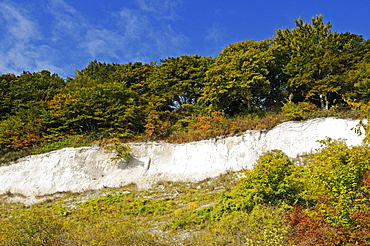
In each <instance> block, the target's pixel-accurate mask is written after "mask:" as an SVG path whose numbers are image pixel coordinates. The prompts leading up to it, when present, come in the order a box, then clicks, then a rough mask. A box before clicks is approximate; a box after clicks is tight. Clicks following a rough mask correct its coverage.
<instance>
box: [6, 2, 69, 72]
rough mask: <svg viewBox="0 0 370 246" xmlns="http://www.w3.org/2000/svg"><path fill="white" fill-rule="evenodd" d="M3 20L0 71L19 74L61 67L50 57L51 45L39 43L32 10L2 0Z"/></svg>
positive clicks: (39, 34) (40, 36)
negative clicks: (30, 11)
mask: <svg viewBox="0 0 370 246" xmlns="http://www.w3.org/2000/svg"><path fill="white" fill-rule="evenodd" d="M0 23H1V27H0V32H1V33H2V35H1V42H0V43H1V45H0V59H1V65H0V73H16V74H19V73H21V72H22V71H26V70H30V71H38V70H42V69H50V70H53V71H54V72H61V71H62V70H61V69H60V68H58V67H57V66H55V65H53V64H52V61H51V60H50V59H49V55H50V54H51V53H52V52H51V50H50V47H49V46H47V45H44V44H41V45H40V44H36V43H37V42H38V41H39V40H40V39H42V35H41V31H40V28H39V26H38V25H37V23H36V22H34V21H32V15H31V13H29V12H27V11H25V10H24V8H23V9H22V8H19V6H16V5H15V4H13V3H12V2H8V1H0Z"/></svg>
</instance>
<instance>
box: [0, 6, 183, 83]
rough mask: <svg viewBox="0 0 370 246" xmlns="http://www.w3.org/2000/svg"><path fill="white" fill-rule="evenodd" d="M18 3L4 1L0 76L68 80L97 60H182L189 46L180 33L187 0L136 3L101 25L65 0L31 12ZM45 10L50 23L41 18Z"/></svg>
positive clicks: (0, 9) (0, 19) (0, 23)
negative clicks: (51, 75) (46, 75)
mask: <svg viewBox="0 0 370 246" xmlns="http://www.w3.org/2000/svg"><path fill="white" fill-rule="evenodd" d="M12 1H15V0H3V1H2V0H0V59H1V60H2V63H1V64H0V73H20V72H22V71H23V70H29V71H39V70H42V69H47V70H50V71H52V72H56V73H58V74H60V75H61V76H62V77H66V76H71V75H72V73H73V71H72V70H74V69H75V68H76V67H79V68H83V67H84V66H86V65H87V63H88V62H89V61H92V60H95V59H96V60H98V61H104V62H115V63H126V62H135V61H141V62H149V61H156V60H159V59H160V58H166V57H167V56H177V55H181V54H179V52H180V51H181V50H182V49H183V47H185V46H187V45H188V44H189V39H188V38H187V37H186V36H185V35H183V34H182V33H180V32H178V31H176V29H175V24H176V20H178V19H179V16H178V15H177V14H176V13H177V10H178V8H179V6H180V5H181V1H182V0H150V1H149V0H136V4H137V5H136V7H131V8H128V7H122V8H121V9H119V10H117V11H115V12H110V13H105V14H106V15H105V16H104V15H103V16H101V17H100V18H105V19H100V20H99V21H98V20H94V19H91V18H90V19H89V18H88V16H85V15H84V14H83V13H82V12H79V11H78V10H77V9H76V8H75V7H74V6H73V5H72V3H73V2H71V3H67V1H65V0H45V1H44V3H45V4H44V5H40V6H37V7H36V6H34V7H32V5H29V6H31V8H28V7H29V6H27V8H26V7H25V6H24V5H19V4H17V5H16V4H15V3H14V2H12ZM26 9H27V11H26ZM40 11H41V12H42V14H44V15H45V16H46V17H44V18H47V19H46V23H45V19H43V21H41V20H40V18H35V17H36V16H39V15H40ZM50 17H51V18H50ZM106 23H109V24H106Z"/></svg>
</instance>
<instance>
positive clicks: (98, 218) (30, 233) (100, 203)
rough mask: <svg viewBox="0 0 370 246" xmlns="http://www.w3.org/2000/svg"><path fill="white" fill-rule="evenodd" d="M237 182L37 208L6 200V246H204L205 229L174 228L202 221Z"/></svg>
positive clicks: (223, 178) (63, 200)
mask: <svg viewBox="0 0 370 246" xmlns="http://www.w3.org/2000/svg"><path fill="white" fill-rule="evenodd" d="M237 177H238V173H232V172H230V173H227V174H224V175H220V176H218V177H216V178H213V179H210V178H209V179H206V180H203V181H201V182H198V183H182V182H159V183H157V184H156V185H155V186H154V187H152V188H151V189H148V190H140V189H137V188H136V186H135V185H128V186H125V187H121V188H107V189H103V190H100V191H89V192H85V193H66V194H64V195H63V196H61V197H56V198H54V199H46V200H45V201H44V202H41V203H37V204H34V205H32V206H24V205H22V204H17V203H6V202H4V199H2V200H3V201H2V202H0V212H1V215H0V228H1V229H0V245H201V244H200V243H201V241H199V244H198V242H197V241H198V240H200V237H201V236H202V235H201V234H202V233H200V231H199V226H200V225H195V224H194V226H191V227H188V228H186V229H185V228H181V229H179V228H180V227H179V228H175V227H173V226H171V225H172V224H174V223H176V221H179V219H180V218H181V219H183V218H184V216H185V217H187V216H188V215H190V217H191V216H192V218H189V220H192V219H196V218H195V217H197V216H196V214H193V215H191V214H192V212H194V211H197V210H200V209H203V208H207V207H209V206H212V205H213V204H214V203H215V201H217V200H218V198H219V197H220V195H221V193H222V192H224V191H227V190H230V189H231V188H232V187H233V186H234V185H236V184H237V183H238V178H237ZM4 196H7V195H6V194H5V195H4ZM173 221H175V222H173Z"/></svg>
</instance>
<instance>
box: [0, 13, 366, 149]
mask: <svg viewBox="0 0 370 246" xmlns="http://www.w3.org/2000/svg"><path fill="white" fill-rule="evenodd" d="M295 25H296V26H295V27H294V28H292V29H288V28H285V29H277V30H276V35H275V36H273V37H272V38H270V39H266V40H261V41H254V40H245V41H241V42H237V43H233V44H229V45H227V46H226V47H224V48H223V49H222V50H221V52H220V53H219V54H218V56H216V57H202V56H199V55H181V56H178V57H168V58H166V59H162V60H160V61H159V62H150V63H148V64H143V63H139V62H135V63H127V64H114V63H113V64H109V63H108V64H107V63H102V62H98V61H92V62H90V63H89V64H88V66H87V67H86V68H84V69H82V70H80V71H79V70H77V71H76V73H75V76H74V77H72V78H66V79H63V78H60V77H59V76H58V75H57V74H51V73H50V72H49V71H46V70H43V71H40V72H35V73H30V72H23V73H22V74H21V75H14V74H3V75H1V76H0V95H1V98H0V107H1V111H0V129H1V131H0V147H1V149H2V151H3V152H4V151H5V152H6V151H8V150H14V149H19V148H20V149H24V148H30V147H34V146H37V145H38V144H40V143H43V142H48V141H55V140H58V139H61V138H63V137H66V136H72V135H82V136H89V135H90V136H92V135H94V136H95V137H119V138H121V139H129V138H131V139H132V138H136V137H138V136H141V135H143V134H144V135H145V134H147V135H148V137H149V139H150V138H158V137H168V136H169V135H171V132H174V131H179V130H181V131H191V129H193V130H194V129H195V127H196V126H199V125H201V126H202V127H201V128H199V127H198V130H200V129H208V127H209V125H212V124H214V123H215V122H218V123H220V122H224V119H226V118H227V117H237V116H239V115H249V114H250V115H255V114H263V113H266V112H268V111H281V110H283V111H287V110H288V109H287V108H289V110H290V111H292V110H293V111H292V112H290V111H289V110H288V111H289V112H290V114H291V115H293V116H294V117H293V116H292V117H293V119H295V118H296V119H298V118H300V115H301V113H300V112H302V110H303V111H304V110H305V109H308V108H310V109H312V108H315V107H316V108H318V109H322V110H329V109H330V108H332V107H334V108H338V107H339V108H340V107H342V108H346V107H349V106H353V105H354V103H358V102H363V103H367V102H368V101H369V88H370V85H369V74H370V72H369V71H370V65H369V64H370V62H369V57H370V56H369V54H370V52H369V47H370V45H369V44H370V41H369V40H365V39H364V38H363V37H362V36H360V35H357V34H351V33H348V32H346V33H337V32H334V31H332V25H331V24H330V22H327V23H324V21H323V16H322V15H317V16H315V17H312V20H311V23H307V22H304V21H303V20H302V19H297V20H295ZM298 111H299V112H298ZM297 112H298V114H297ZM297 115H298V116H297ZM220 116H222V117H220ZM206 119H207V120H206ZM205 122H207V123H205ZM212 122H213V123H212ZM231 127H233V126H231Z"/></svg>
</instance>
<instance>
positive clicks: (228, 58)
mask: <svg viewBox="0 0 370 246" xmlns="http://www.w3.org/2000/svg"><path fill="white" fill-rule="evenodd" d="M269 45H270V41H269V40H264V41H253V40H248V41H242V42H238V43H234V44H230V45H228V46H227V47H225V48H224V49H223V50H222V52H221V53H220V54H219V55H218V56H217V57H216V58H215V62H214V64H213V65H212V66H211V68H210V69H209V71H207V73H206V81H207V82H206V86H205V88H204V90H203V94H202V97H201V101H202V102H203V103H205V104H206V105H209V106H210V107H211V108H212V109H214V110H225V112H227V113H228V114H235V113H239V112H251V111H253V110H256V109H259V108H260V107H261V105H262V100H263V99H264V98H265V97H266V96H267V95H268V93H269V89H270V87H269V86H270V82H269V80H268V74H269V70H268V64H269V63H270V62H271V61H272V60H273V59H274V57H273V56H272V55H271V53H269V52H268V49H269Z"/></svg>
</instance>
